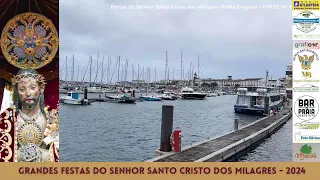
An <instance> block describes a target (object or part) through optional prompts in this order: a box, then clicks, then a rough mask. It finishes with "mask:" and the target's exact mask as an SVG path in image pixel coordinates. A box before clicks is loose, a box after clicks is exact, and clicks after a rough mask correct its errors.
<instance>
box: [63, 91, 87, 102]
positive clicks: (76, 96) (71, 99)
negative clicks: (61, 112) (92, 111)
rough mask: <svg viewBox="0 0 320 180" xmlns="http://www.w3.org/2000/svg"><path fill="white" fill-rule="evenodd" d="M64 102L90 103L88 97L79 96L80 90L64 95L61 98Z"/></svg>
mask: <svg viewBox="0 0 320 180" xmlns="http://www.w3.org/2000/svg"><path fill="white" fill-rule="evenodd" d="M60 99H61V101H62V102H63V103H64V104H72V105H90V102H89V101H88V99H81V98H79V93H78V92H72V91H71V92H69V93H68V95H67V96H63V97H61V98H60Z"/></svg>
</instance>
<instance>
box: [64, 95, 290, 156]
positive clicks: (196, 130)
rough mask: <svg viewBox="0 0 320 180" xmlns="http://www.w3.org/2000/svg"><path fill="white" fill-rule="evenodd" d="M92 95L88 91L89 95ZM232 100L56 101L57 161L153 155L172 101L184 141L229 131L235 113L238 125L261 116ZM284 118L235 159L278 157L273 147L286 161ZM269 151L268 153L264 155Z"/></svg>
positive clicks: (184, 143)
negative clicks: (166, 107) (243, 112)
mask: <svg viewBox="0 0 320 180" xmlns="http://www.w3.org/2000/svg"><path fill="white" fill-rule="evenodd" d="M97 96H98V95H97V94H89V98H92V97H97ZM235 101H236V96H218V97H210V98H207V99H206V100H176V101H162V102H137V103H136V104H117V103H106V102H94V103H92V104H91V105H90V106H74V105H65V104H61V105H60V116H61V129H60V132H61V137H60V146H61V147H63V148H61V153H60V154H61V161H71V162H74V161H98V162H103V161H112V162H113V161H115V162H116V161H117V162H119V161H120V162H121V161H122V162H123V161H143V160H147V159H150V158H153V157H155V156H156V154H155V150H156V149H158V148H159V145H160V130H161V110H162V105H173V106H174V127H180V128H181V129H182V146H183V147H185V146H189V145H191V144H193V143H196V142H199V141H203V140H206V139H208V138H212V137H215V136H221V135H223V134H226V133H228V132H231V131H233V130H234V119H236V118H238V119H239V128H241V127H242V126H245V125H247V124H249V123H252V122H254V121H255V120H257V119H258V118H261V117H260V116H248V115H238V114H235V113H234V110H233V104H234V103H235ZM288 124H289V125H290V124H291V123H290V122H288V123H287V124H286V125H285V126H284V127H283V128H282V129H280V130H279V131H278V133H277V134H278V135H277V134H275V135H274V136H272V137H271V138H269V139H268V140H267V141H265V143H263V144H261V146H259V147H257V148H256V149H255V150H254V151H252V152H250V153H249V154H247V155H244V156H243V157H241V159H237V161H274V160H275V159H279V158H277V157H276V154H275V152H276V151H281V152H282V153H284V154H282V155H281V158H282V160H283V161H291V152H290V151H288V149H290V150H291V142H292V141H291V139H290V138H291V128H290V127H289V125H288ZM279 134H280V135H279ZM288 144H290V145H288ZM270 152H272V154H273V155H268V154H269V153H270ZM289 157H290V159H289Z"/></svg>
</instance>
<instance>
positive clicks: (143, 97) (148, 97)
mask: <svg viewBox="0 0 320 180" xmlns="http://www.w3.org/2000/svg"><path fill="white" fill-rule="evenodd" d="M148 73H149V76H150V71H149V69H148ZM148 92H149V83H148V84H147V92H146V95H145V96H141V97H140V99H141V100H144V101H161V98H159V97H156V96H148Z"/></svg>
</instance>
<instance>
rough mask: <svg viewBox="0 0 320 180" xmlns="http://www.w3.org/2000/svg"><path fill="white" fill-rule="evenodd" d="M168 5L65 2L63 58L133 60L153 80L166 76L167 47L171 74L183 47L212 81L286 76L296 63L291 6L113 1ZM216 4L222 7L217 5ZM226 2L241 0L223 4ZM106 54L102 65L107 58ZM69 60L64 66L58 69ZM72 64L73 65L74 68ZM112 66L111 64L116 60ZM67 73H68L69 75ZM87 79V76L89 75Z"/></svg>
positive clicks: (82, 62) (82, 61) (79, 61)
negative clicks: (211, 7) (145, 7)
mask: <svg viewBox="0 0 320 180" xmlns="http://www.w3.org/2000/svg"><path fill="white" fill-rule="evenodd" d="M160 2H161V4H162V5H171V4H173V3H172V2H171V1H103V0H90V1H84V0H81V1H80V0H79V1H78V0H77V1H76V0H73V1H72V0H69V1H63V2H62V3H60V4H61V5H60V39H61V41H60V57H61V59H62V60H64V58H65V56H68V57H69V58H68V59H70V57H71V56H72V55H75V59H76V65H80V67H82V68H83V67H84V66H87V64H88V60H89V55H92V56H93V60H94V61H96V57H97V53H98V52H100V54H101V56H100V57H102V54H104V55H105V56H111V57H112V59H113V63H114V62H115V59H116V57H117V56H118V55H121V57H122V60H123V61H122V62H123V63H124V60H125V59H126V58H129V68H128V75H129V79H130V78H131V64H134V65H135V66H136V67H135V68H136V69H137V64H138V63H139V64H140V67H144V68H145V69H147V67H150V69H151V76H152V78H151V79H154V77H153V76H154V72H153V71H154V67H157V76H158V78H157V79H163V78H164V69H165V51H168V56H169V69H170V74H172V70H174V71H175V75H174V76H175V78H180V72H179V70H180V51H181V49H183V52H184V56H183V61H184V71H185V74H186V72H187V71H188V69H189V66H190V62H191V61H192V64H194V65H195V67H194V71H195V72H197V56H200V67H201V68H200V69H201V71H202V74H203V76H205V77H211V78H225V77H227V76H228V75H232V76H233V77H234V78H246V77H264V75H265V70H266V69H269V70H270V73H271V74H272V75H273V76H274V77H278V78H279V77H283V76H284V75H285V72H284V71H285V69H286V65H287V64H288V63H289V62H290V60H291V51H292V50H291V47H292V41H291V10H290V9H287V10H285V9H281V10H276V9H269V10H190V11H188V10H114V9H111V8H110V5H111V4H122V5H136V4H138V5H142V4H149V5H150V4H151V5H156V4H160ZM181 3H184V4H192V5H199V4H207V5H213V2H212V1H177V2H175V4H181ZM215 4H221V2H220V3H217V2H215ZM224 4H235V5H236V4H240V3H239V2H238V1H225V2H224ZM241 4H247V5H251V4H254V5H263V4H287V5H289V4H291V1H281V2H278V1H262V2H260V1H259V2H256V1H254V0H251V1H249V0H247V1H241ZM106 59H107V58H106V57H105V62H106ZM63 65H64V61H62V62H61V63H60V67H62V66H63ZM70 65H71V63H69V65H68V66H69V67H70ZM112 67H114V65H112ZM69 74H70V72H69ZM86 79H88V76H87V78H86Z"/></svg>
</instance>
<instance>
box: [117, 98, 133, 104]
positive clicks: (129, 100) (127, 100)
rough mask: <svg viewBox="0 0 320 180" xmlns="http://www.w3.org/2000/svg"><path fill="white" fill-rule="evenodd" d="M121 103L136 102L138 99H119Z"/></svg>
mask: <svg viewBox="0 0 320 180" xmlns="http://www.w3.org/2000/svg"><path fill="white" fill-rule="evenodd" d="M119 103H122V104H135V103H136V101H135V100H133V99H126V100H119Z"/></svg>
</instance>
